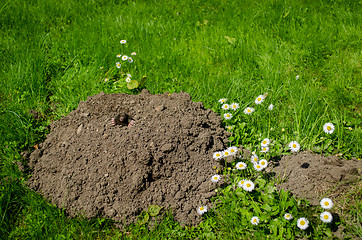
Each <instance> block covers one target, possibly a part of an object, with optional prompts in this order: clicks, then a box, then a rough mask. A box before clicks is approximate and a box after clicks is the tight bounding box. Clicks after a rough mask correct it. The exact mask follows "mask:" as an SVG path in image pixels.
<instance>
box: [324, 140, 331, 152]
mask: <svg viewBox="0 0 362 240" xmlns="http://www.w3.org/2000/svg"><path fill="white" fill-rule="evenodd" d="M331 143H332V140H331V139H327V141H326V142H325V143H324V147H323V150H326V149H327V148H328V147H329V145H331Z"/></svg>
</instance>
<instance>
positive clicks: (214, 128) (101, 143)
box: [28, 90, 229, 225]
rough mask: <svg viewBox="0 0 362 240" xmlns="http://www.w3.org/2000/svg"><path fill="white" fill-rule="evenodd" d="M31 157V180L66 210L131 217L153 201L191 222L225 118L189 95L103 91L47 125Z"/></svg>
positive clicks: (222, 139)
mask: <svg viewBox="0 0 362 240" xmlns="http://www.w3.org/2000/svg"><path fill="white" fill-rule="evenodd" d="M50 127H51V132H50V133H49V134H48V136H47V139H46V140H45V141H44V142H43V143H41V144H39V149H37V150H36V151H34V152H33V153H32V154H31V155H30V160H29V166H30V167H31V168H32V177H31V178H30V179H29V182H28V183H29V186H30V187H31V188H32V189H34V190H36V191H39V192H40V193H41V194H43V195H44V196H45V197H46V198H48V199H49V200H51V201H52V203H54V204H56V205H57V206H58V207H60V208H65V209H66V212H67V213H68V214H69V215H70V216H76V215H77V214H78V213H82V214H83V215H84V216H86V217H89V218H91V217H98V216H101V217H106V218H111V219H113V220H115V221H117V222H121V223H126V224H128V223H131V222H134V221H135V220H136V219H137V218H136V217H137V216H138V215H139V214H141V213H142V211H147V209H148V207H149V206H150V205H158V206H161V207H163V208H164V209H171V210H172V213H173V215H174V218H175V220H176V221H178V222H182V223H185V224H190V225H196V224H198V223H199V222H200V221H201V216H199V215H198V214H197V208H198V207H199V206H202V205H208V204H209V203H210V198H211V197H213V196H214V195H215V194H216V193H215V189H216V187H217V185H216V184H215V183H213V182H211V180H210V179H211V176H212V175H214V174H215V169H214V167H218V168H219V167H220V166H219V162H217V161H215V160H214V159H213V158H212V156H213V152H215V151H220V150H223V149H225V148H226V146H227V144H226V143H227V141H228V137H229V133H228V132H227V131H225V129H224V128H223V127H222V119H221V117H220V116H218V115H217V114H216V113H215V112H213V111H212V110H205V109H204V107H203V104H202V103H200V102H192V101H191V97H190V95H189V94H187V93H183V92H181V93H173V94H168V93H165V94H160V95H151V94H150V93H149V92H148V91H147V90H143V91H142V92H141V94H139V95H126V94H104V93H100V94H97V95H95V96H92V97H89V98H88V99H87V101H84V102H80V104H79V106H78V108H77V109H76V110H74V111H72V112H71V113H70V114H69V115H67V116H66V117H63V118H62V119H60V120H58V121H55V122H54V123H52V124H51V126H50Z"/></svg>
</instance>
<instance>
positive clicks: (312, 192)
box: [271, 151, 362, 205]
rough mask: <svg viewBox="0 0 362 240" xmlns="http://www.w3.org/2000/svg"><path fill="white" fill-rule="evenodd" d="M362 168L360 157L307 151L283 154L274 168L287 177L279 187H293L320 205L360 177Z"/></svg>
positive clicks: (289, 188) (346, 189)
mask: <svg viewBox="0 0 362 240" xmlns="http://www.w3.org/2000/svg"><path fill="white" fill-rule="evenodd" d="M361 169H362V161H358V160H356V159H352V160H345V159H339V158H338V157H336V156H328V157H325V156H323V155H320V154H313V153H311V152H309V151H305V152H300V153H297V154H293V155H286V156H283V157H282V158H281V160H280V161H279V162H278V165H277V166H275V167H274V168H273V169H271V171H272V172H275V173H276V177H277V178H279V177H280V179H281V180H283V182H282V183H281V184H280V185H278V188H283V189H286V190H290V191H291V192H292V193H293V194H294V195H296V196H297V197H300V198H306V199H307V200H309V201H311V203H312V204H314V205H318V204H319V202H320V200H321V198H322V197H323V196H324V195H325V196H326V197H329V198H331V199H335V198H338V197H339V195H341V194H342V195H343V193H344V192H347V191H348V187H349V184H350V183H353V182H357V181H358V180H359V177H360V176H361Z"/></svg>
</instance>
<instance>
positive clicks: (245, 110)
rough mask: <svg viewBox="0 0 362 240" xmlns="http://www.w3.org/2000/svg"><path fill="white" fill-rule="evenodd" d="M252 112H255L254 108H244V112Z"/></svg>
mask: <svg viewBox="0 0 362 240" xmlns="http://www.w3.org/2000/svg"><path fill="white" fill-rule="evenodd" d="M252 112H254V108H251V107H247V108H245V109H244V113H245V114H248V115H250V114H251V113H252Z"/></svg>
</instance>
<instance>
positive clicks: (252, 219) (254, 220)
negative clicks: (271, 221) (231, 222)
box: [250, 216, 259, 225]
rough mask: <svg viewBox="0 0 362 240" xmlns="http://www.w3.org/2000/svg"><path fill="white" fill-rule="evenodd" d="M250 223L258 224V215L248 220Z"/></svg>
mask: <svg viewBox="0 0 362 240" xmlns="http://www.w3.org/2000/svg"><path fill="white" fill-rule="evenodd" d="M250 222H251V224H253V225H258V224H259V218H258V217H255V216H254V217H252V218H251V220H250Z"/></svg>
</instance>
